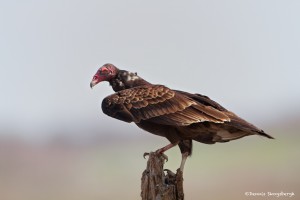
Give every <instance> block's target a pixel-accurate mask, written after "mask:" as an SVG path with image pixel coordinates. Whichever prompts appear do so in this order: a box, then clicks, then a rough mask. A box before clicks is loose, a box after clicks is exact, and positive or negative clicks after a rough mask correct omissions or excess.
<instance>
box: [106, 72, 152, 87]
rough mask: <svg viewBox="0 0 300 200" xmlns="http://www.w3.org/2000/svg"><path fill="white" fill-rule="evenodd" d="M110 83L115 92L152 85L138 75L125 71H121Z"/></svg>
mask: <svg viewBox="0 0 300 200" xmlns="http://www.w3.org/2000/svg"><path fill="white" fill-rule="evenodd" d="M109 83H110V85H111V86H112V88H113V90H114V91H115V92H117V91H120V90H124V89H129V88H133V87H137V86H141V85H147V84H150V83H149V82H147V81H145V80H144V79H143V78H141V77H139V76H138V75H137V73H133V72H128V71H125V70H119V72H118V74H117V76H116V77H115V78H114V79H112V80H111V81H110V82H109Z"/></svg>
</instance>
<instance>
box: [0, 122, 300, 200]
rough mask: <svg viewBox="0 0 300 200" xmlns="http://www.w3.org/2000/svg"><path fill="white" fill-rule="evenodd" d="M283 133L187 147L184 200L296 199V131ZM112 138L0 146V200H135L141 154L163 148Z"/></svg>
mask: <svg viewBox="0 0 300 200" xmlns="http://www.w3.org/2000/svg"><path fill="white" fill-rule="evenodd" d="M287 127H289V128H287ZM287 127H282V128H271V129H269V130H271V132H270V131H269V133H270V134H271V135H273V136H274V137H276V139H275V140H269V139H266V138H262V137H258V136H250V137H245V138H243V139H241V140H236V141H231V142H229V143H224V144H215V145H205V144H201V143H194V151H193V155H192V157H191V158H190V159H188V161H187V163H186V167H185V172H184V187H185V195H186V199H187V200H189V199H214V200H224V199H225V200H226V199H274V198H276V197H247V196H245V192H256V193H258V192H281V191H283V192H294V193H295V195H296V197H297V195H299V194H300V189H299V185H300V179H299V178H300V177H299V175H300V173H299V169H300V161H299V155H300V149H299V141H300V136H299V134H298V133H299V129H298V127H297V125H296V126H294V127H291V126H287ZM141 132H142V131H141ZM100 134H101V133H100ZM134 134H135V133H134ZM134 134H133V135H134ZM138 134H140V133H138ZM116 135H118V133H116ZM114 137H115V138H102V140H101V141H97V142H94V143H88V144H84V145H78V144H77V145H73V144H67V143H64V142H57V141H56V142H49V143H47V144H40V145H38V144H30V143H26V142H24V141H18V140H4V139H3V140H1V144H0V148H1V151H0V199H3V200H54V199H55V200H82V199H86V200H99V199H125V200H127V199H128V200H130V199H140V196H139V195H140V178H141V175H142V172H143V170H144V169H145V167H146V160H144V159H143V157H142V154H143V153H144V152H146V151H153V150H156V149H157V148H160V147H162V146H163V145H166V144H167V141H166V140H165V139H163V138H160V137H157V136H153V135H151V134H147V133H144V134H143V135H140V136H138V137H137V138H138V139H134V137H131V138H125V137H123V139H117V137H116V136H114ZM167 155H168V156H169V162H167V163H166V165H165V168H168V169H171V170H172V171H175V170H176V169H177V168H178V166H179V164H180V159H181V155H180V152H179V149H178V148H173V149H171V150H170V151H168V152H167ZM296 197H295V196H294V199H296ZM282 198H286V197H282Z"/></svg>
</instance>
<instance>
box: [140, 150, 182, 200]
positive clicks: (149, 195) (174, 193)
mask: <svg viewBox="0 0 300 200" xmlns="http://www.w3.org/2000/svg"><path fill="white" fill-rule="evenodd" d="M164 163H165V157H164V156H162V155H161V154H157V153H155V152H151V153H150V154H149V158H148V161H147V168H146V169H145V170H144V172H143V174H142V180H141V181H142V183H141V189H142V192H141V197H142V200H183V199H184V193H183V174H182V172H181V171H180V169H177V172H176V174H175V173H173V172H172V171H171V170H168V169H165V170H164V169H163V167H164Z"/></svg>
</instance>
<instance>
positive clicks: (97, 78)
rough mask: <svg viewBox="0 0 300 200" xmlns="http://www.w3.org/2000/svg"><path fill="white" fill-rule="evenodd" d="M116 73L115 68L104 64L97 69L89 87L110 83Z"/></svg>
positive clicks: (116, 69)
mask: <svg viewBox="0 0 300 200" xmlns="http://www.w3.org/2000/svg"><path fill="white" fill-rule="evenodd" d="M117 73H118V68H116V67H115V66H114V65H113V64H109V63H108V64H105V65H103V66H102V67H100V68H99V69H98V71H97V72H96V74H95V75H94V77H93V80H92V81H91V83H90V87H91V88H93V87H94V86H95V85H97V84H98V83H100V82H102V81H110V80H111V79H113V78H115V76H116V75H117Z"/></svg>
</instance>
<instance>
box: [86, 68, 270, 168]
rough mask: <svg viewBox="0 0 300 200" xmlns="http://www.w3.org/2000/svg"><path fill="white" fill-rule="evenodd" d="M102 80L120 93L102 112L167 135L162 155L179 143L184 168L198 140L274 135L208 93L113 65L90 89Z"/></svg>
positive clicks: (100, 71) (100, 72)
mask: <svg viewBox="0 0 300 200" xmlns="http://www.w3.org/2000/svg"><path fill="white" fill-rule="evenodd" d="M103 81H107V82H109V84H110V86H111V87H112V89H113V90H114V91H115V93H113V94H111V95H109V96H107V97H105V98H104V99H103V101H102V104H101V107H102V111H103V113H104V114H106V115H108V116H110V117H112V118H115V119H118V120H121V121H124V122H127V123H135V124H136V125H137V126H138V127H139V128H141V129H143V130H145V131H147V132H150V133H152V134H154V135H158V136H162V137H165V138H167V139H168V140H169V142H170V143H169V144H168V145H166V146H164V147H162V148H160V149H158V150H157V151H156V153H158V154H161V155H164V152H166V151H167V150H168V149H170V148H172V147H174V146H177V145H178V146H179V149H180V152H181V154H182V159H181V164H180V170H181V171H182V172H183V169H184V165H185V162H186V159H187V158H188V157H189V156H191V155H192V147H193V141H196V142H200V143H204V144H215V143H223V142H229V141H231V140H236V139H240V138H242V137H245V136H249V135H259V136H263V137H266V138H269V139H274V138H273V137H272V136H270V135H268V134H266V133H265V132H264V131H263V130H261V129H259V128H257V127H256V126H254V125H253V124H251V123H249V122H247V121H246V120H244V119H242V118H241V117H239V116H238V115H236V114H235V113H233V112H231V111H229V110H227V109H226V108H224V107H223V106H221V105H220V104H218V103H217V102H215V101H213V100H211V99H210V98H209V97H207V96H205V95H201V94H198V93H196V94H192V93H189V92H185V91H180V90H173V89H170V88H168V87H166V86H164V85H160V84H152V83H150V82H148V81H146V80H145V79H143V78H142V77H140V76H138V75H137V73H134V72H130V71H127V70H121V69H119V68H117V67H116V66H115V65H113V64H110V63H107V64H104V65H103V66H101V67H100V68H99V69H98V70H97V72H96V74H95V75H94V76H93V78H92V81H91V82H90V87H91V88H93V87H94V86H95V85H97V84H98V83H100V82H103Z"/></svg>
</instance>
